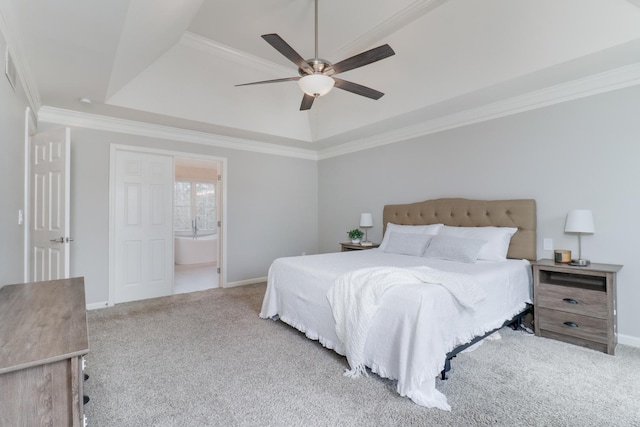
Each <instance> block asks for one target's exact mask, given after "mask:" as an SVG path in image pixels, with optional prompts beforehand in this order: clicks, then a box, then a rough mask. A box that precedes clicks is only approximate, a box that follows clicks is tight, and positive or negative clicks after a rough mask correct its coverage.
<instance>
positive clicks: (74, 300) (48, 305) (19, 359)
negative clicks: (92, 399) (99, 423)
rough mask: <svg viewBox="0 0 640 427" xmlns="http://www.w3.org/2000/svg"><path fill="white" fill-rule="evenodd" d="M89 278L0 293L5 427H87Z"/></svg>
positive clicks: (0, 415)
mask: <svg viewBox="0 0 640 427" xmlns="http://www.w3.org/2000/svg"><path fill="white" fill-rule="evenodd" d="M88 352H89V340H88V334H87V312H86V303H85V296H84V279H83V278H81V277H80V278H73V279H64V280H52V281H47V282H35V283H22V284H18V285H7V286H4V287H2V288H1V289H0V390H1V392H0V426H30V427H31V426H33V427H38V426H82V425H83V423H84V411H83V396H82V383H83V374H82V368H83V366H82V365H83V355H85V354H87V353H88Z"/></svg>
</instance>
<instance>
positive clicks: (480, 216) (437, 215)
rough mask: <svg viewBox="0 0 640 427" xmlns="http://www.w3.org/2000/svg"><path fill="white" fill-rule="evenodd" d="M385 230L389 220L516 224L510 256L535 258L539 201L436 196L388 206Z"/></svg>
mask: <svg viewBox="0 0 640 427" xmlns="http://www.w3.org/2000/svg"><path fill="white" fill-rule="evenodd" d="M382 221H383V227H382V230H383V233H384V232H385V231H386V228H387V223H389V222H391V223H394V224H403V225H426V224H445V225H451V226H459V227H486V226H495V227H517V228H518V231H517V232H516V234H514V235H513V237H512V238H511V244H510V245H509V252H508V253H507V257H508V258H515V259H528V260H535V259H536V224H537V220H536V201H535V200H533V199H517V200H469V199H434V200H426V201H424V202H418V203H410V204H405V205H386V206H385V207H384V211H383V213H382Z"/></svg>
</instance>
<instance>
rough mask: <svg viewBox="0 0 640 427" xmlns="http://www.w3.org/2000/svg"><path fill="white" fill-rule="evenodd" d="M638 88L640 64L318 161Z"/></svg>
mask: <svg viewBox="0 0 640 427" xmlns="http://www.w3.org/2000/svg"><path fill="white" fill-rule="evenodd" d="M638 84H640V63H635V64H631V65H627V66H624V67H620V68H616V69H614V70H610V71H606V72H603V73H599V74H594V75H592V76H588V77H584V78H581V79H578V80H574V81H570V82H567V83H563V84H559V85H555V86H551V87H548V88H544V89H540V90H537V91H534V92H530V93H527V94H524V95H521V96H515V97H512V98H509V99H505V100H502V101H498V102H494V103H491V104H487V105H483V106H482V107H478V108H472V109H469V110H464V111H460V112H458V113H454V114H450V115H448V116H444V117H439V118H437V119H433V120H429V121H426V122H423V123H418V124H416V125H413V126H407V127H405V128H401V129H396V130H392V131H390V132H387V133H383V134H379V135H376V136H373V137H369V138H362V139H359V140H355V141H352V142H348V143H346V144H342V145H339V146H336V147H332V148H327V149H325V150H321V151H320V152H319V153H318V158H319V159H320V160H322V159H328V158H330V157H337V156H342V155H344V154H349V153H355V152H358V151H362V150H367V149H370V148H375V147H379V146H382V145H387V144H393V143H395V142H400V141H406V140H409V139H412V138H417V137H420V136H425V135H430V134H433V133H437V132H442V131H445V130H450V129H454V128H457V127H461V126H467V125H470V124H474V123H480V122H484V121H488V120H493V119H497V118H500V117H505V116H510V115H513V114H518V113H522V112H525V111H530V110H535V109H538V108H543V107H548V106H551V105H554V104H560V103H562V102H566V101H572V100H575V99H580V98H584V97H587V96H592V95H598V94H601V93H605V92H610V91H613V90H617V89H622V88H625V87H629V86H635V85H638Z"/></svg>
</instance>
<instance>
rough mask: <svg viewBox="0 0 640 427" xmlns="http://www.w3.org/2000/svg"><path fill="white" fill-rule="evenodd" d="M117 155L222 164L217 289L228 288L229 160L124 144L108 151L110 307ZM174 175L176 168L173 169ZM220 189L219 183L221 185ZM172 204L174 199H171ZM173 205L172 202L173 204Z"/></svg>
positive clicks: (112, 277) (113, 276)
mask: <svg viewBox="0 0 640 427" xmlns="http://www.w3.org/2000/svg"><path fill="white" fill-rule="evenodd" d="M117 151H133V152H138V153H147V154H159V155H165V156H171V157H172V159H173V162H174V164H175V158H176V157H182V158H193V159H203V160H212V161H217V162H220V165H221V169H222V170H221V171H219V172H218V174H219V175H220V177H221V181H222V186H221V191H222V194H221V196H222V206H221V209H220V216H221V218H219V220H220V221H221V222H222V225H221V227H220V234H221V236H218V239H219V244H220V246H219V248H220V250H219V251H218V267H220V275H219V284H218V286H219V287H221V288H224V287H226V284H227V257H226V254H227V221H226V218H227V158H226V157H217V156H211V155H206V154H196V153H190V152H187V151H174V150H163V149H158V148H148V147H139V146H136V145H125V144H111V145H110V147H109V156H110V157H109V298H108V304H107V305H108V306H113V305H115V288H116V283H115V276H116V275H115V264H116V262H115V261H116V260H115V249H116V247H115V246H116V244H115V243H116V242H115V232H116V230H115V228H116V227H115V225H116V224H115V200H116V197H115V190H116V185H115V184H116V161H115V160H116V152H117ZM174 171H175V167H174ZM173 180H174V183H175V173H174V178H173ZM218 185H220V183H219V184H218ZM172 200H173V197H172ZM172 205H173V202H172ZM170 215H171V222H172V223H173V209H172V210H171V212H170ZM174 285H175V275H174V276H173V277H172V287H173V286H174ZM172 289H173V288H172Z"/></svg>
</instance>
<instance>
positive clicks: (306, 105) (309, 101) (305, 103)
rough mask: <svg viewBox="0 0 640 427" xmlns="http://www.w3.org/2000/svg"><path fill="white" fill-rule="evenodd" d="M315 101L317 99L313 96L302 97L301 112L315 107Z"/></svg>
mask: <svg viewBox="0 0 640 427" xmlns="http://www.w3.org/2000/svg"><path fill="white" fill-rule="evenodd" d="M315 99H316V98H315V97H313V96H311V95H307V94H306V93H305V94H304V96H303V97H302V104H300V111H304V110H310V109H311V106H312V105H313V101H314V100H315Z"/></svg>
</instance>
